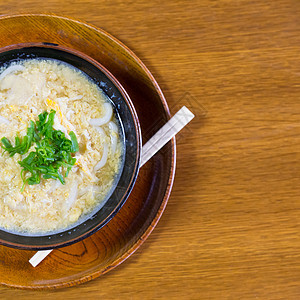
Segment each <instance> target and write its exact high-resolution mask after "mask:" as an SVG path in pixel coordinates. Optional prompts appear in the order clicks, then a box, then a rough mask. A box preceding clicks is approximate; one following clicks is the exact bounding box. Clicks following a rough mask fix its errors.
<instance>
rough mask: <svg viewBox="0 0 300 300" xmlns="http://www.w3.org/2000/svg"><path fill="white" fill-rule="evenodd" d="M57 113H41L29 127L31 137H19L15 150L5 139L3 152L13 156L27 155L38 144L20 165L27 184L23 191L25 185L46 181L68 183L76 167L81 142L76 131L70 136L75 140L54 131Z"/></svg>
mask: <svg viewBox="0 0 300 300" xmlns="http://www.w3.org/2000/svg"><path fill="white" fill-rule="evenodd" d="M54 116H55V110H53V109H52V110H51V111H50V113H48V112H47V111H45V112H43V113H41V114H40V115H39V116H38V121H36V122H33V121H32V120H31V121H30V123H29V126H28V128H27V135H25V136H24V137H23V138H20V137H19V136H16V137H15V146H13V145H12V144H11V142H10V141H9V140H8V139H7V138H6V137H3V138H2V139H1V142H2V148H3V149H4V150H5V152H8V153H9V155H10V156H14V155H15V154H16V153H19V154H21V155H24V154H27V153H28V151H29V149H30V147H31V146H32V144H33V143H35V144H36V146H35V151H31V152H30V153H29V154H28V155H27V156H26V157H25V158H24V159H23V160H21V161H18V163H19V164H20V166H21V167H22V170H21V177H22V180H23V186H22V189H21V190H22V191H23V189H24V187H25V184H26V183H27V184H29V185H33V184H38V183H40V182H41V176H42V177H43V178H44V179H49V178H52V179H55V180H56V179H58V180H59V181H60V182H61V183H62V184H64V183H65V180H64V177H67V176H68V174H69V172H70V170H71V168H72V166H73V165H74V164H75V163H76V158H74V157H73V156H72V154H74V153H75V152H77V151H78V150H79V147H78V141H77V138H76V135H75V133H74V132H73V131H71V132H70V133H69V135H70V138H71V140H69V139H68V138H66V137H65V134H64V133H63V132H62V131H61V130H56V129H54V128H53V123H54Z"/></svg>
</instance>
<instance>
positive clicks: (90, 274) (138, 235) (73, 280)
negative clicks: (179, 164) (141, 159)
mask: <svg viewBox="0 0 300 300" xmlns="http://www.w3.org/2000/svg"><path fill="white" fill-rule="evenodd" d="M25 42H47V43H55V44H59V45H63V46H65V47H69V48H73V49H76V50H79V51H81V52H84V53H86V54H88V55H89V56H91V57H92V58H94V59H96V60H98V61H99V62H100V63H101V64H102V65H104V66H105V67H106V68H107V69H108V70H109V71H110V72H111V73H112V74H113V75H114V76H116V78H117V79H118V80H119V82H120V83H121V84H122V85H123V87H124V88H125V89H126V91H127V92H128V94H129V96H130V97H131V99H132V101H133V103H134V105H135V108H136V110H137V114H138V117H139V120H140V123H141V129H142V136H143V143H144V142H145V141H147V140H148V139H149V138H150V137H151V136H152V135H153V134H154V133H155V132H156V131H157V130H158V129H159V128H160V127H161V125H163V124H164V123H165V122H166V121H167V120H168V119H169V110H168V106H167V103H166V101H165V99H164V96H163V94H162V92H161V90H160V88H159V86H158V85H157V83H156V81H155V79H154V78H153V76H152V75H151V74H150V72H149V71H148V70H147V68H146V67H145V66H144V65H143V63H142V62H141V61H140V60H139V59H138V58H137V57H136V56H135V54H133V53H132V52H131V51H130V50H129V49H128V48H127V47H126V46H124V45H123V44H121V43H120V42H119V41H118V40H116V39H115V38H114V37H112V36H111V35H109V34H107V33H106V32H104V31H103V30H100V29H98V28H95V27H93V26H91V25H88V24H85V23H83V22H80V21H77V20H74V19H69V18H65V17H58V16H54V15H17V16H5V17H2V18H0V47H4V46H7V45H11V44H17V43H25ZM174 173H175V140H174V139H173V140H172V142H170V143H168V144H167V145H166V146H165V147H164V148H163V149H162V150H161V151H160V152H159V153H157V154H156V155H155V156H154V157H153V158H152V159H151V160H150V161H149V162H148V163H147V164H146V165H145V166H144V167H142V168H141V170H140V173H139V176H138V179H137V182H136V184H135V187H134V189H133V191H132V193H131V195H130V197H129V199H128V200H127V202H126V203H125V205H124V206H123V207H122V209H121V210H120V211H119V213H118V214H117V215H116V216H115V217H114V218H113V219H112V220H111V221H110V222H109V223H108V224H107V225H106V226H105V227H103V228H102V229H101V230H99V231H98V232H97V233H95V234H93V235H92V236H91V237H89V238H87V239H85V240H83V241H82V242H79V243H76V244H74V245H72V246H68V247H64V248H61V249H57V250H54V251H53V252H52V253H51V254H50V255H49V256H48V257H47V258H46V259H45V260H44V261H43V262H42V263H41V264H40V265H39V266H37V267H36V268H33V267H32V266H31V265H30V264H29V262H28V260H29V258H30V257H31V256H32V255H33V254H34V253H35V252H34V251H25V250H17V249H11V248H8V247H5V246H0V262H1V264H0V284H2V285H6V286H11V287H18V288H29V289H46V288H60V287H67V286H72V285H75V284H79V283H83V282H86V281H89V280H91V279H94V278H96V277H98V276H100V275H102V274H104V273H106V272H108V271H109V270H111V269H113V268H114V267H116V266H117V265H119V264H120V263H121V262H122V261H124V260H125V259H126V258H128V257H129V256H130V255H131V254H132V253H133V252H134V251H135V250H136V249H137V248H138V247H139V246H140V245H141V244H142V243H143V241H144V240H145V239H146V238H147V236H148V235H149V234H150V233H151V231H152V230H153V228H154V227H155V225H156V224H157V222H158V220H159V218H160V216H161V214H162V213H163V210H164V208H165V206H166V203H167V201H168V197H169V194H170V191H171V188H172V184H173V179H174Z"/></svg>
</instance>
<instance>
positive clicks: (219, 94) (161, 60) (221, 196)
mask: <svg viewBox="0 0 300 300" xmlns="http://www.w3.org/2000/svg"><path fill="white" fill-rule="evenodd" d="M0 8H1V10H0V12H1V14H11V13H20V12H30V13H38V12H54V13H57V14H64V15H69V16H72V17H76V18H80V19H82V20H84V21H87V22H90V23H91V24H94V25H96V26H98V27H101V28H103V29H104V30H107V31H108V32H109V33H111V34H112V35H114V36H116V37H117V38H118V39H120V40H121V41H123V42H124V43H125V44H126V45H127V46H128V47H129V48H131V49H132V50H133V51H134V52H135V53H136V54H137V55H138V56H139V57H140V58H141V60H142V61H143V62H144V63H145V64H146V65H147V67H148V68H149V69H150V71H151V72H152V74H153V75H154V77H155V78H156V79H157V81H158V83H159V84H160V86H161V88H162V90H163V92H164V94H165V96H166V99H167V101H168V103H169V106H170V109H171V112H172V113H175V112H176V110H177V109H178V108H179V107H180V106H182V105H186V106H188V107H189V108H190V109H191V110H192V111H193V112H194V113H195V114H196V115H197V117H196V119H195V120H194V121H193V122H192V123H191V124H190V126H189V127H188V128H186V129H184V130H183V132H182V133H181V134H180V135H179V136H178V139H177V142H178V143H177V151H178V153H177V174H176V179H175V183H174V188H173V192H172V194H171V197H170V200H169V203H168V205H167V208H166V211H165V213H164V215H163V216H162V218H161V220H160V222H159V224H158V226H157V228H156V229H155V230H154V232H153V233H152V234H151V236H150V237H149V238H148V240H147V241H146V242H145V243H144V244H143V246H142V247H141V248H139V250H138V251H137V252H136V253H135V254H134V255H133V256H132V257H130V258H129V259H128V260H127V261H125V262H124V263H123V264H122V265H120V266H119V267H117V268H116V269H114V270H113V271H111V272H109V273H108V274H106V275H104V276H102V277H100V278H98V279H96V280H93V281H90V282H88V283H85V284H82V285H80V286H76V287H72V288H67V289H62V290H55V291H51V290H50V291H42V292H40V291H39V292H38V291H23V290H14V289H10V288H4V287H1V288H0V298H1V299H156V298H159V299H300V234H299V232H300V189H299V186H300V163H299V161H300V152H299V146H300V122H299V118H300V98H299V95H300V93H299V89H300V60H299V50H300V22H299V19H300V2H299V1H297V0H295V1H289V0H285V1H283V0H282V1H280V0H274V1H265V2H264V1H229V0H227V1H226V0H223V1H206V0H203V1H200V0H199V1H178V0H177V1H156V0H155V1H140V2H138V1H137V2H134V1H132V2H131V1H130V2H128V1H98V0H97V1H96V0H90V1H80V3H77V2H76V1H57V0H49V1H42V2H41V1H33V0H26V1H18V2H15V1H10V0H8V1H5V2H2V3H1V4H0Z"/></svg>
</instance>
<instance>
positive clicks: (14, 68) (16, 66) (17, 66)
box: [0, 65, 25, 81]
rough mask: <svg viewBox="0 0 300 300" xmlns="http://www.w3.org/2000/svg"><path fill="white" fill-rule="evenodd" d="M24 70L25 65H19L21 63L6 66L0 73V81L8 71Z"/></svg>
mask: <svg viewBox="0 0 300 300" xmlns="http://www.w3.org/2000/svg"><path fill="white" fill-rule="evenodd" d="M23 70H25V67H23V66H21V65H14V66H11V67H8V68H7V69H6V70H5V71H3V72H2V73H1V75H0V81H1V80H2V79H3V78H4V77H5V76H7V75H8V74H10V73H14V72H18V71H23Z"/></svg>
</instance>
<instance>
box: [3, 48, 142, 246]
mask: <svg viewBox="0 0 300 300" xmlns="http://www.w3.org/2000/svg"><path fill="white" fill-rule="evenodd" d="M30 58H52V59H57V60H60V61H63V62H65V63H68V64H70V65H72V66H74V67H76V68H78V69H80V70H81V71H83V72H84V73H86V74H87V75H88V76H89V77H90V78H92V80H94V82H95V83H96V84H97V85H98V86H99V87H100V88H101V89H102V90H103V91H104V92H105V93H106V95H107V96H108V97H109V99H110V100H111V102H112V104H113V106H114V110H115V112H116V114H117V116H118V118H119V122H120V125H121V128H122V136H123V143H124V153H123V167H122V168H121V170H120V174H118V176H117V177H118V178H117V180H118V182H117V184H116V186H115V188H114V189H113V190H112V191H111V192H110V196H109V198H108V199H107V200H106V202H105V204H104V205H103V206H102V207H101V208H98V209H97V210H96V211H94V212H93V213H92V214H91V215H89V217H88V219H85V220H84V221H82V222H81V223H80V222H79V223H77V224H75V225H74V226H73V227H69V228H67V229H65V230H62V231H56V232H54V233H49V234H41V235H36V234H34V235H28V234H24V235H22V234H19V233H12V232H8V231H5V230H1V229H0V244H3V245H6V246H10V247H16V248H19V249H27V250H29V249H30V250H43V249H52V248H58V247H63V246H67V245H70V244H73V243H75V242H78V241H80V240H82V239H84V238H86V237H88V236H90V235H91V234H93V233H94V232H96V231H97V230H99V229H100V228H101V227H103V226H104V225H105V224H106V223H107V222H109V220H111V218H112V217H113V216H114V215H115V214H116V213H117V212H118V211H119V209H120V208H121V207H122V205H123V204H124V203H125V201H126V199H127V198H128V196H129V194H130V192H131V190H132V188H133V185H134V183H135V181H136V178H137V174H138V170H139V161H140V153H141V134H140V125H139V121H138V117H137V115H136V112H135V109H134V107H133V104H132V102H131V100H130V99H129V97H128V95H127V93H126V92H125V90H124V88H123V87H122V86H121V85H120V83H119V82H118V81H117V80H116V78H115V77H114V76H113V75H112V74H111V73H110V72H109V71H108V70H106V69H105V68H104V67H103V66H102V65H101V64H100V63H99V62H97V61H95V60H94V59H92V58H91V57H89V56H87V55H85V54H83V53H81V52H78V51H75V50H72V49H67V48H64V47H61V46H59V45H56V44H49V43H29V44H17V45H11V46H7V47H4V48H1V49H0V67H1V66H5V65H8V64H10V63H11V62H13V61H16V60H17V61H19V60H22V59H30Z"/></svg>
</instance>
